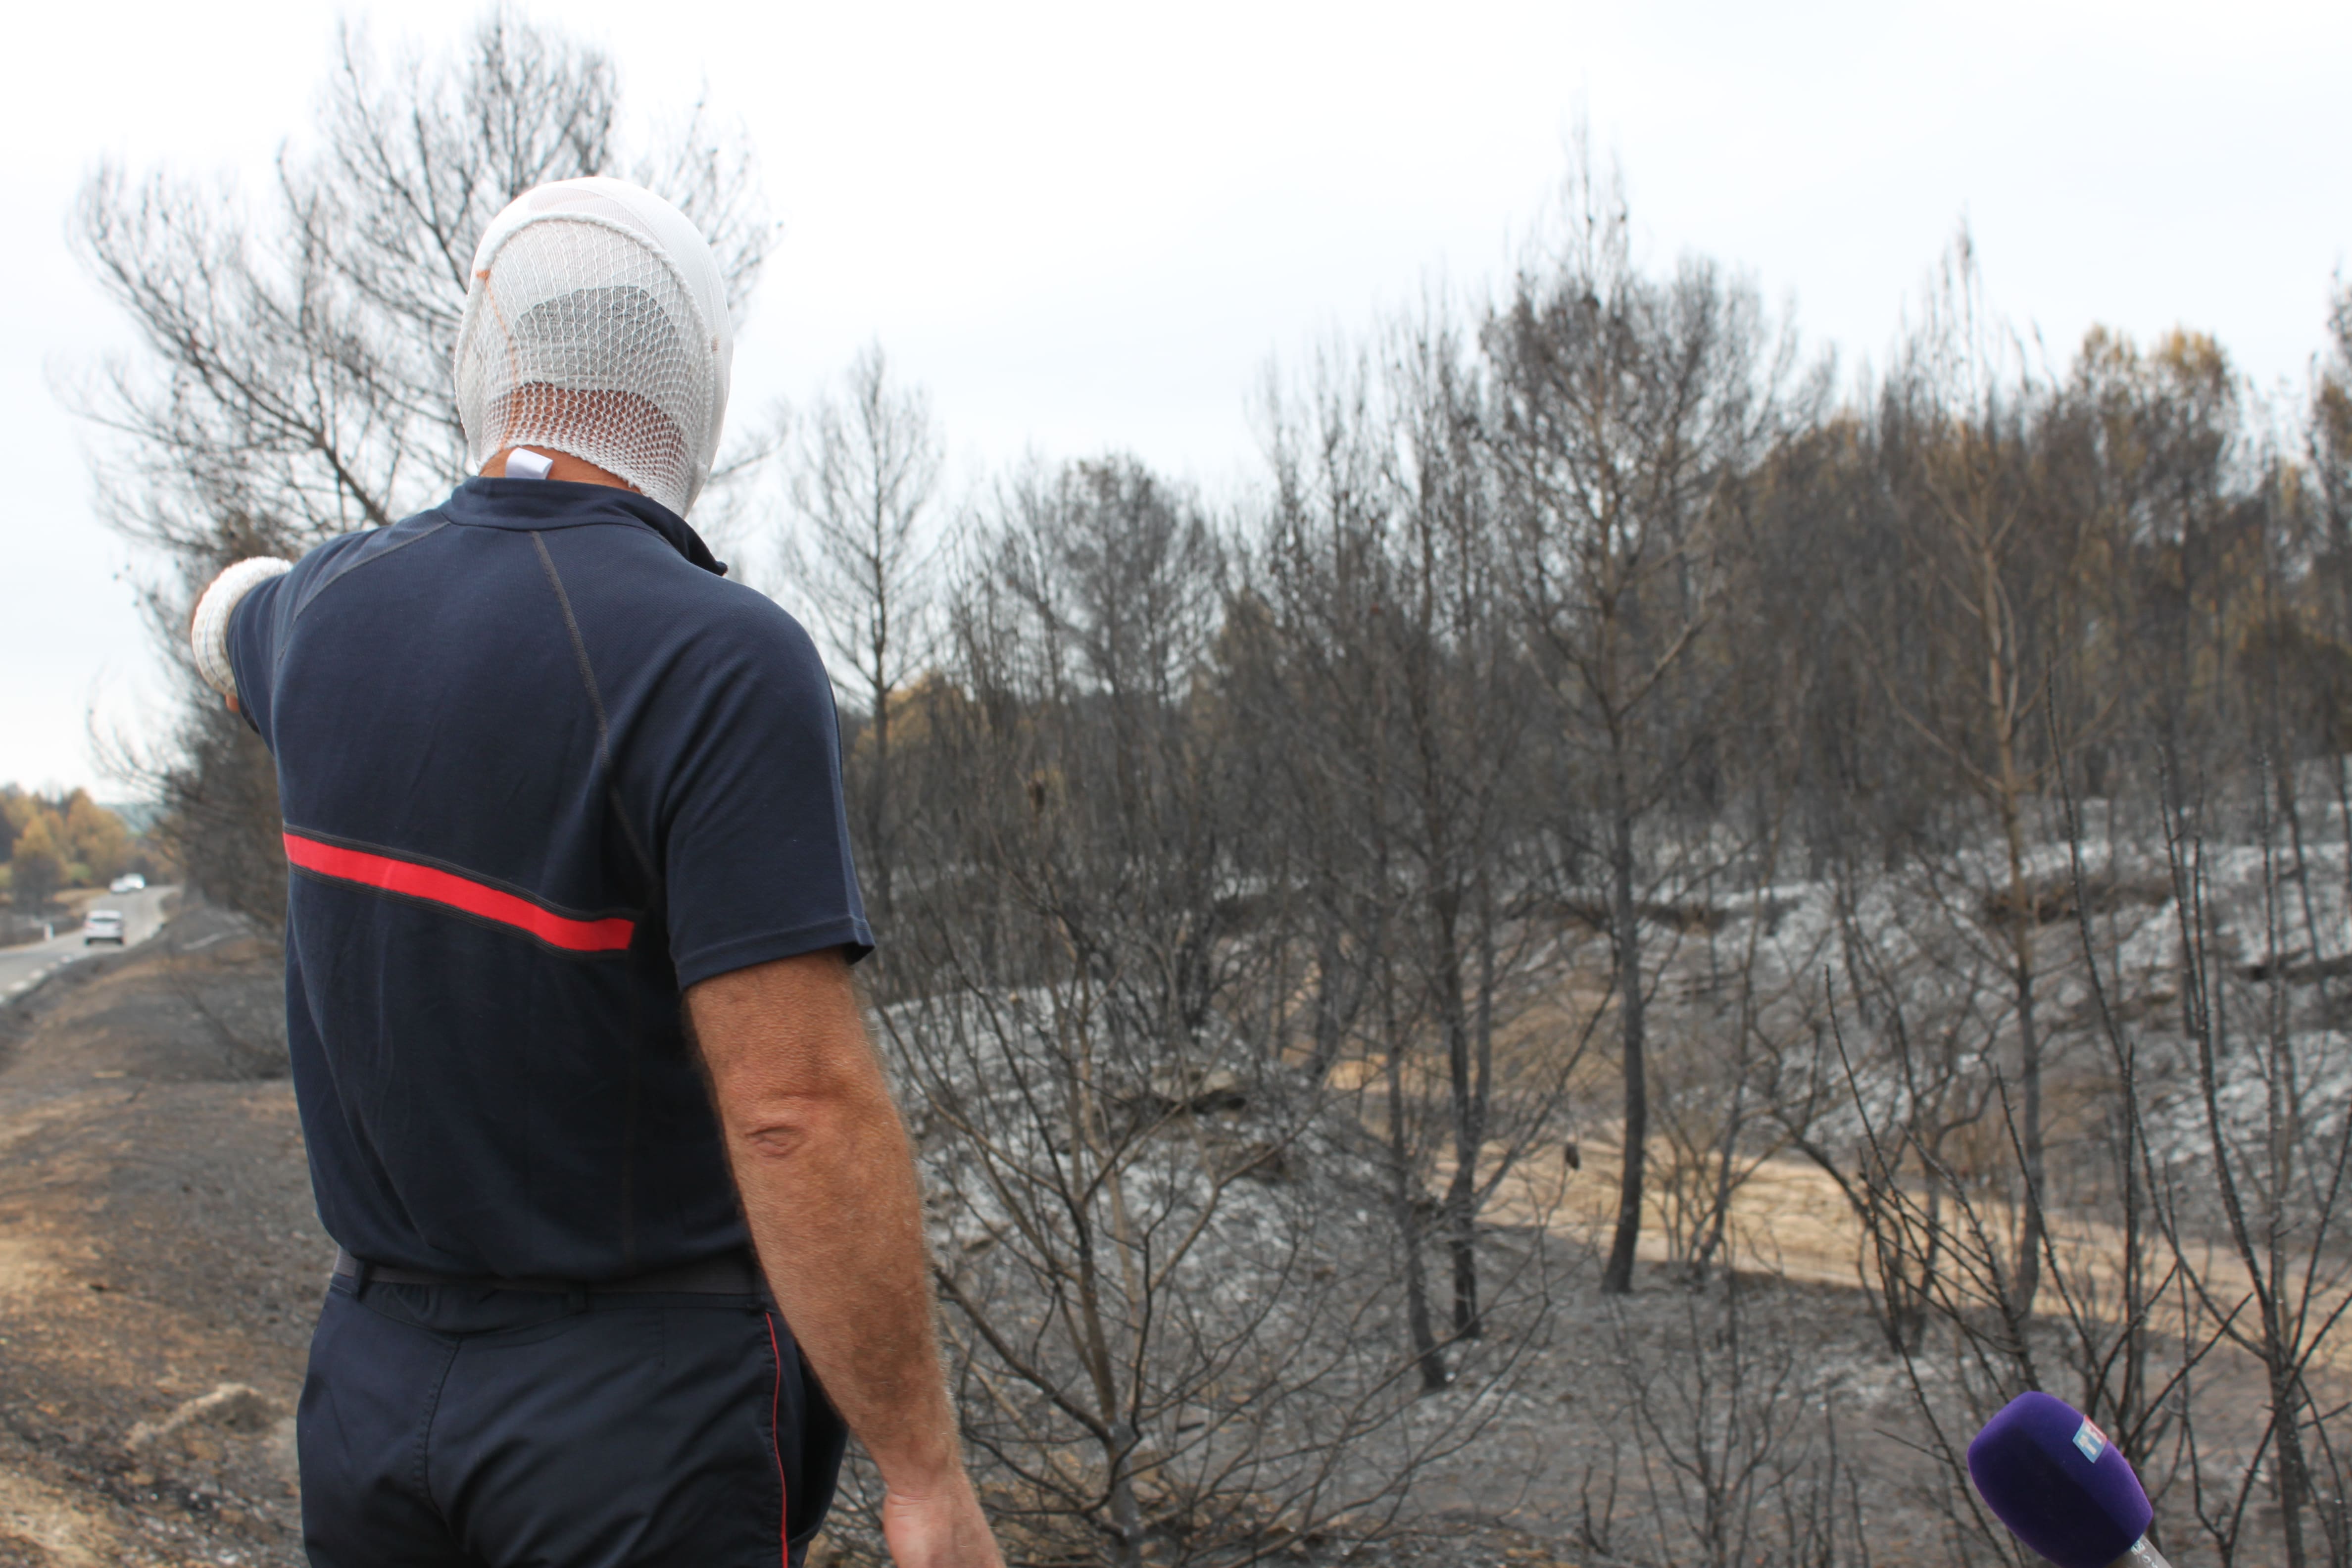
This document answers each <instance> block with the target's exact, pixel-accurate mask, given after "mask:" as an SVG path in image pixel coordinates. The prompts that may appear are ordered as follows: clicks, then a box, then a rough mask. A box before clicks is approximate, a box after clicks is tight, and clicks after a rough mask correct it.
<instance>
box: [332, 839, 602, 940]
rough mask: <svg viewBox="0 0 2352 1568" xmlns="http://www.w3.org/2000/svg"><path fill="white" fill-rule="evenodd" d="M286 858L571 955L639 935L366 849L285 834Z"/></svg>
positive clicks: (469, 879)
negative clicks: (437, 906) (464, 915)
mask: <svg viewBox="0 0 2352 1568" xmlns="http://www.w3.org/2000/svg"><path fill="white" fill-rule="evenodd" d="M286 858H287V859H288V860H289V861H291V862H292V863H293V864H295V865H297V866H299V867H300V868H302V869H303V870H305V871H315V872H317V873H318V874H319V875H320V876H321V877H332V878H334V879H337V880H338V881H343V882H357V883H358V884H360V885H361V886H362V887H365V888H380V889H383V891H385V892H387V893H400V894H404V895H405V896H406V897H408V898H412V899H423V900H425V901H426V902H428V903H435V904H441V905H444V906H446V908H449V909H453V910H463V911H464V912H465V913H467V914H469V915H478V916H480V917H481V918H482V919H484V920H487V921H497V922H498V923H499V924H500V925H504V926H512V927H513V928H514V929H515V930H517V931H526V932H529V933H530V935H532V936H535V937H537V938H539V940H540V941H541V942H546V943H547V944H548V945H549V946H551V947H560V948H562V949H564V950H565V951H566V952H617V951H619V950H620V949H622V948H625V947H627V946H628V945H629V941H630V939H631V938H632V937H634V936H635V934H636V929H637V928H636V922H635V921H627V920H622V919H619V918H618V917H614V918H612V919H607V920H601V921H583V920H574V919H573V918H572V917H571V916H570V915H559V914H557V913H555V912H554V911H553V910H545V909H541V907H540V906H539V905H537V904H534V903H532V902H531V901H530V900H529V899H521V898H517V897H516V896H515V895H514V894H512V893H509V892H502V891H500V890H499V889H497V888H493V887H490V886H488V884H486V883H482V882H477V881H475V880H474V879H471V878H470V877H460V876H458V875H457V873H456V872H454V871H444V870H442V869H441V868H439V867H437V866H421V865H419V864H417V863H416V862H415V861H414V860H398V859H394V858H393V857H391V856H389V855H376V854H372V853H370V852H368V851H367V850H364V849H346V848H344V847H341V845H336V844H321V843H320V842H319V841H318V840H317V839H315V838H305V837H302V836H301V835H300V834H299V833H289V834H287V835H286Z"/></svg>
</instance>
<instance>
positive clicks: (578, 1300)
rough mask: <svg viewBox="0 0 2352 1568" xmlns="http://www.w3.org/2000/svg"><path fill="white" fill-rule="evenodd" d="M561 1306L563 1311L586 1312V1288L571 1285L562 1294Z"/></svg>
mask: <svg viewBox="0 0 2352 1568" xmlns="http://www.w3.org/2000/svg"><path fill="white" fill-rule="evenodd" d="M563 1305H564V1310H567V1311H572V1312H584V1311H586V1310H588V1287H587V1286H585V1285H573V1286H572V1287H571V1288H569V1289H566V1290H565V1291H564V1292H563Z"/></svg>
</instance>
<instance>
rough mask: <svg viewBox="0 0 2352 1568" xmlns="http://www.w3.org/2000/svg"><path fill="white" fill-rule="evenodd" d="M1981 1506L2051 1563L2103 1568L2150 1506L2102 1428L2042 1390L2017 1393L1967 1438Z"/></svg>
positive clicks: (2143, 1528) (2143, 1524) (2142, 1526)
mask: <svg viewBox="0 0 2352 1568" xmlns="http://www.w3.org/2000/svg"><path fill="white" fill-rule="evenodd" d="M1969 1478H1970V1479H1973V1480H1974V1481H1975V1482H1976V1484H1977V1491H1978V1492H1979V1495H1981V1496H1982V1497H1983V1498H1984V1500H1985V1505H1986V1506H1987V1507H1989V1508H1990V1509H1991V1510H1992V1511H1993V1512H1994V1513H1995V1514H1996V1515H1998V1516H1999V1517H2000V1521H2001V1523H2003V1524H2005V1525H2007V1526H2009V1528H2010V1529H2011V1531H2014V1532H2015V1533H2016V1536H2017V1538H2018V1539H2019V1540H2020V1541H2022V1542H2025V1544H2026V1545H2028V1546H2030V1547H2032V1549H2033V1550H2034V1551H2035V1552H2040V1553H2041V1554H2042V1556H2044V1557H2047V1558H2048V1559H2050V1561H2051V1562H2053V1563H2056V1564H2058V1568H2107V1564H2108V1563H2113V1562H2114V1561H2115V1560H2116V1558H2118V1557H2121V1556H2122V1555H2123V1554H2124V1553H2125V1552H2128V1551H2130V1550H2131V1549H2132V1545H2133V1543H2134V1542H2137V1541H2138V1540H2139V1538H2140V1537H2141V1536H2143V1535H2145V1534H2147V1524H2148V1521H2149V1519H2151V1518H2152V1517H2153V1516H2154V1513H2155V1510H2153V1509H2151V1508H2149V1507H2148V1503H2147V1493H2146V1492H2145V1491H2142V1490H2141V1489H2140V1484H2139V1478H2138V1477H2137V1476H2136V1475H2134V1474H2132V1468H2131V1466H2130V1465H2128V1464H2126V1462H2125V1460H2124V1457H2123V1456H2122V1455H2121V1454H2119V1453H2117V1452H2116V1446H2115V1445H2114V1444H2113V1443H2110V1442H2108V1441H2107V1436H2106V1434H2105V1433H2104V1432H2102V1431H2100V1430H2099V1429H2098V1428H2097V1427H2096V1426H2093V1425H2092V1424H2091V1423H2090V1421H2089V1420H2088V1419H2086V1418H2085V1417H2084V1415H2083V1413H2082V1412H2081V1411H2079V1410H2077V1409H2075V1408H2074V1406H2073V1405H2069V1404H2067V1403H2066V1402H2065V1401H2064V1400H2063V1399H2059V1398H2057V1397H2055V1396H2053V1395H2051V1394H2040V1393H2034V1394H2019V1395H2018V1396H2017V1397H2016V1398H2015V1399H2012V1400H2011V1401H2010V1402H2009V1404H2008V1405H2004V1406H2003V1407H2002V1409H2001V1412H2000V1415H1996V1416H1994V1417H1993V1418H1992V1419H1991V1420H1990V1421H1989V1422H1987V1423H1985V1429H1984V1430H1983V1431H1981V1432H1979V1433H1978V1434H1977V1436H1976V1441H1975V1442H1973V1443H1970V1444H1969Z"/></svg>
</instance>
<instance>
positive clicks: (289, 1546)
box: [0, 904, 1583, 1568]
mask: <svg viewBox="0 0 2352 1568" xmlns="http://www.w3.org/2000/svg"><path fill="white" fill-rule="evenodd" d="M281 962H282V961H281V959H280V957H279V955H278V950H277V949H276V947H275V946H274V945H273V944H271V943H269V942H266V941H263V940H261V939H259V938H257V937H256V936H254V935H253V934H252V933H251V932H250V931H247V928H246V927H244V926H243V925H242V924H240V923H239V922H238V921H236V919H234V918H233V917H231V916H228V915H226V914H224V913H222V912H221V911H219V910H214V909H211V908H209V907H206V906H204V905H202V904H191V905H190V906H189V907H188V908H187V909H186V910H184V911H183V912H182V913H180V914H179V915H178V916H177V917H176V918H174V919H173V920H172V921H169V922H168V923H167V924H166V926H165V927H164V929H163V931H162V932H160V933H159V934H158V935H157V936H156V937H155V938H154V939H153V940H152V941H151V942H147V943H145V944H144V945H142V946H140V947H137V948H133V949H131V951H130V952H124V953H121V954H108V955H105V956H102V957H96V958H91V959H89V960H86V961H84V962H81V963H76V964H73V965H70V966H68V968H66V969H64V970H62V971H60V972H59V973H58V974H56V975H55V976H53V977H52V978H51V979H50V980H48V981H47V982H45V983H44V984H41V985H40V986H38V987H37V988H36V989H35V990H33V991H31V992H30V993H27V994H26V995H24V996H22V997H19V998H18V999H17V1000H16V1002H14V1003H12V1004H9V1005H5V1006H0V1568H113V1565H117V1564H121V1565H126V1568H151V1565H164V1564H169V1565H172V1568H180V1565H183V1564H188V1565H194V1564H205V1565H215V1564H219V1565H254V1568H278V1565H283V1568H299V1565H300V1564H302V1563H303V1562H304V1558H303V1553H302V1548H301V1531H300V1505H299V1491H298V1487H297V1479H296V1475H295V1468H294V1455H293V1410H294V1404H295V1400H296V1398H297V1396H298V1394H299V1392H300V1388H301V1381H302V1367H303V1360H304V1355H305V1351H306V1348H307V1345H308V1342H309V1338H310V1325H311V1322H312V1321H313V1319H314V1317H315V1315H316V1311H317V1304H318V1300H319V1298H320V1294H321V1292H322V1290H323V1289H324V1285H325V1280H326V1276H327V1271H328V1268H329V1265H330V1263H331V1258H332V1256H333V1244H332V1243H331V1242H330V1241H329V1240H328V1239H327V1237H326V1236H325V1235H324V1233H323V1232H321V1231H320V1228H319V1223H318V1219H317V1216H316V1215H315V1213H314V1212H313V1209H312V1205H311V1200H310V1179H309V1175H308V1173H307V1171H306V1169H305V1166H304V1163H303V1157H302V1140H301V1133H300V1129H299V1125H298V1121H297V1117H296V1113H295V1106H294V1096H293V1090H292V1087H291V1085H290V1084H289V1081H288V1080H287V1079H286V1077H285V1070H286V1068H285V1044H284V1026H283V1021H282V1020H283V1014H282V994H283V993H282V984H283V982H282V972H281V969H280V963H281ZM1453 1501H1454V1502H1455V1503H1456V1504H1457V1505H1458V1504H1460V1503H1464V1502H1467V1501H1468V1500H1467V1499H1454V1500H1453ZM1548 1533H1549V1532H1548V1531H1547V1532H1539V1533H1528V1532H1527V1531H1523V1530H1521V1529H1519V1528H1516V1527H1515V1526H1514V1523H1513V1522H1512V1521H1507V1520H1505V1519H1502V1518H1499V1517H1496V1512H1495V1511H1490V1510H1487V1509H1485V1508H1480V1507H1477V1506H1475V1505H1474V1506H1470V1507H1460V1506H1456V1507H1452V1508H1447V1507H1443V1506H1441V1508H1440V1509H1439V1510H1437V1511H1436V1513H1435V1514H1434V1516H1433V1517H1431V1518H1429V1519H1428V1520H1427V1521H1426V1524H1425V1527H1424V1532H1423V1533H1421V1534H1419V1535H1418V1536H1417V1537H1415V1538H1411V1539H1406V1540H1400V1541H1395V1542H1391V1544H1390V1545H1389V1546H1388V1547H1387V1548H1386V1549H1384V1550H1383V1551H1382V1552H1381V1553H1380V1555H1381V1558H1382V1559H1384V1560H1386V1561H1389V1562H1391V1563H1394V1564H1396V1565H1397V1568H1407V1565H1412V1568H1422V1565H1424V1564H1426V1565H1431V1568H1434V1565H1435V1564H1440V1563H1445V1564H1455V1563H1460V1564H1470V1563H1493V1564H1496V1565H1498V1568H1499V1565H1501V1564H1513V1565H1525V1568H1544V1565H1545V1564H1549V1563H1553V1562H1556V1561H1558V1560H1559V1559H1560V1558H1562V1557H1564V1556H1566V1555H1567V1552H1566V1551H1565V1549H1564V1548H1563V1547H1562V1546H1560V1545H1559V1543H1558V1542H1555V1541H1547V1540H1546V1539H1545V1538H1544V1537H1545V1535H1546V1534H1548ZM1302 1555H1315V1556H1320V1555H1323V1554H1322V1553H1319V1552H1318V1553H1311V1554H1310V1553H1302ZM1579 1555H1580V1556H1581V1555H1583V1554H1579ZM813 1556H814V1560H815V1561H816V1562H818V1563H842V1562H843V1559H842V1558H841V1556H840V1555H839V1554H838V1553H837V1552H833V1551H829V1550H827V1549H826V1548H825V1547H824V1544H823V1543H822V1542H820V1544H819V1547H818V1549H817V1551H816V1552H814V1554H813ZM849 1561H851V1562H855V1561H857V1559H856V1558H852V1559H849Z"/></svg>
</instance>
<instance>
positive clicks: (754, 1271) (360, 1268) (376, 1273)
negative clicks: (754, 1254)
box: [335, 1247, 766, 1296]
mask: <svg viewBox="0 0 2352 1568" xmlns="http://www.w3.org/2000/svg"><path fill="white" fill-rule="evenodd" d="M335 1274H336V1277H337V1278H339V1279H349V1280H351V1281H352V1282H353V1283H354V1284H358V1285H366V1284H369V1283H375V1284H380V1285H465V1286H470V1287H472V1288H473V1289H478V1290H544V1291H547V1292H549V1293H551V1294H553V1295H558V1296H575V1295H589V1296H649V1295H656V1294H673V1295H687V1296H758V1295H762V1294H764V1293H765V1292H766V1285H765V1283H764V1282H763V1281H762V1280H761V1278H760V1270H759V1267H758V1265H756V1264H755V1263H753V1261H752V1260H751V1257H750V1255H749V1254H746V1253H740V1252H730V1253H726V1254H722V1255H721V1256H719V1257H717V1258H703V1259H702V1260H701V1261H699V1262H697V1263H681V1264H679V1265H678V1266H677V1268H661V1269H656V1270H655V1271H654V1272H653V1273H651V1274H635V1275H631V1276H630V1277H629V1278H628V1279H606V1280H602V1281H598V1282H593V1283H592V1282H589V1281H585V1280H576V1279H496V1278H491V1277H485V1276H478V1275H471V1276H469V1275H457V1274H428V1273H426V1272H425V1270H423V1269H421V1268H391V1267H389V1266H387V1265H383V1264H374V1263H369V1262H366V1261H364V1260H363V1259H361V1258H354V1257H352V1255H351V1254H350V1253H348V1252H346V1251H344V1250H343V1249H342V1248H341V1247H337V1248H335Z"/></svg>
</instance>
